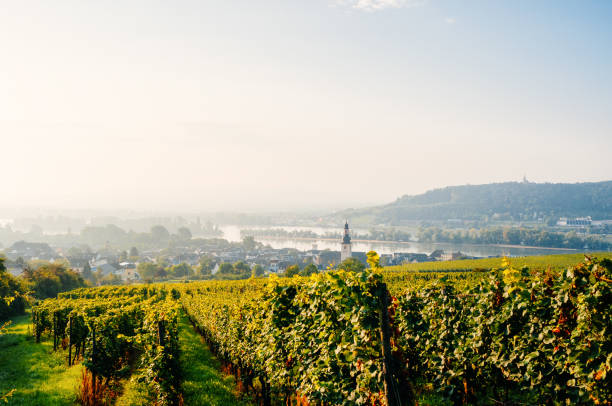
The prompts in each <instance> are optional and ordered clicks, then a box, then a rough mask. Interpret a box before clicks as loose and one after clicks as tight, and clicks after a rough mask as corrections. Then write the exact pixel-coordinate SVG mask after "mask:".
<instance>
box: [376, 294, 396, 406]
mask: <svg viewBox="0 0 612 406" xmlns="http://www.w3.org/2000/svg"><path fill="white" fill-rule="evenodd" d="M379 321H380V338H381V341H382V356H383V379H384V380H383V387H384V390H385V398H386V400H387V406H400V405H401V400H400V397H399V391H398V389H397V383H396V381H395V373H394V372H395V371H394V370H393V362H392V359H391V328H390V326H389V293H388V291H387V285H386V284H385V283H381V284H380V308H379Z"/></svg>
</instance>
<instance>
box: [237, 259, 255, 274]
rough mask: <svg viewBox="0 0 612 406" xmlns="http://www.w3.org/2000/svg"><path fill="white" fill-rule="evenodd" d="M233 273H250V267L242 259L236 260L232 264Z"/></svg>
mask: <svg viewBox="0 0 612 406" xmlns="http://www.w3.org/2000/svg"><path fill="white" fill-rule="evenodd" d="M234 273H236V274H238V275H250V273H251V267H250V266H249V265H248V264H246V263H245V262H244V261H238V262H236V263H235V264H234Z"/></svg>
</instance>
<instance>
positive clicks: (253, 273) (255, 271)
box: [251, 264, 266, 278]
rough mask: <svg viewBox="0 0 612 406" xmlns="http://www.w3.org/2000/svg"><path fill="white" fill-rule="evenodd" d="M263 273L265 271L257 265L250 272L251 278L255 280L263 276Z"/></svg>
mask: <svg viewBox="0 0 612 406" xmlns="http://www.w3.org/2000/svg"><path fill="white" fill-rule="evenodd" d="M265 273H266V270H265V269H264V267H263V266H261V265H259V264H257V265H255V266H254V267H253V270H252V271H251V276H253V277H255V278H259V277H261V276H264V275H265Z"/></svg>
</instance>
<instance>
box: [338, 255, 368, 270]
mask: <svg viewBox="0 0 612 406" xmlns="http://www.w3.org/2000/svg"><path fill="white" fill-rule="evenodd" d="M338 268H339V269H344V270H345V271H349V272H361V271H363V270H364V269H365V265H364V264H363V263H362V262H361V261H359V260H358V259H357V258H353V257H351V258H347V259H345V260H344V261H342V263H341V264H340V265H339V266H338Z"/></svg>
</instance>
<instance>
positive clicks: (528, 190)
mask: <svg viewBox="0 0 612 406" xmlns="http://www.w3.org/2000/svg"><path fill="white" fill-rule="evenodd" d="M337 215H341V216H344V217H347V218H354V219H355V220H357V219H360V220H358V222H367V223H374V224H393V225H398V224H401V223H402V222H403V221H414V220H425V221H426V220H449V219H460V220H484V221H486V220H491V219H500V220H514V221H525V220H534V219H538V218H543V219H548V221H552V219H557V218H558V217H562V216H567V217H583V216H591V217H592V218H593V220H597V219H612V181H603V182H586V183H531V182H504V183H490V184H484V185H463V186H448V187H445V188H441V189H434V190H430V191H428V192H426V193H423V194H420V195H415V196H407V195H406V196H402V197H400V198H398V199H397V200H396V201H395V202H393V203H390V204H386V205H383V206H376V207H370V208H365V209H358V210H352V209H351V210H346V211H343V212H341V213H337Z"/></svg>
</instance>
